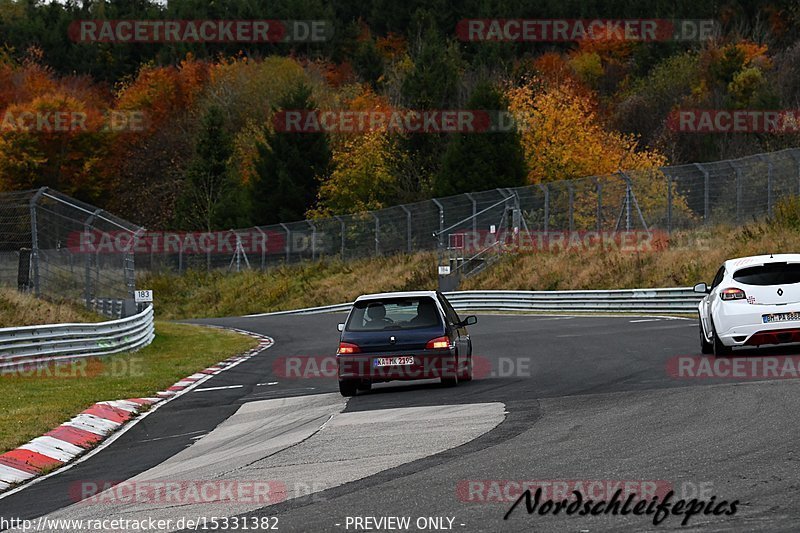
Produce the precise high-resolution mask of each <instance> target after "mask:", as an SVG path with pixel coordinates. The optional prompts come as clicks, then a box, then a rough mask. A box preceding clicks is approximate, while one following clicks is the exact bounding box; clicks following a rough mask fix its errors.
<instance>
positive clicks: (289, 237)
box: [280, 222, 292, 263]
mask: <svg viewBox="0 0 800 533" xmlns="http://www.w3.org/2000/svg"><path fill="white" fill-rule="evenodd" d="M280 224H281V227H282V228H283V231H285V232H286V243H284V248H285V249H286V262H287V263H288V262H289V254H290V253H291V250H292V231H291V230H290V229H289V226H287V225H286V224H284V223H283V222H281V223H280Z"/></svg>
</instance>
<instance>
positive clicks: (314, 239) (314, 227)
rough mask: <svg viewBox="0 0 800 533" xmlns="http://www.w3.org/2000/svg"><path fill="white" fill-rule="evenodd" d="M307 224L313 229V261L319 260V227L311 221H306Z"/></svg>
mask: <svg viewBox="0 0 800 533" xmlns="http://www.w3.org/2000/svg"><path fill="white" fill-rule="evenodd" d="M306 224H308V225H309V226H310V227H311V260H312V261H315V260H316V259H317V227H316V226H315V225H314V224H313V223H312V222H311V221H310V220H306Z"/></svg>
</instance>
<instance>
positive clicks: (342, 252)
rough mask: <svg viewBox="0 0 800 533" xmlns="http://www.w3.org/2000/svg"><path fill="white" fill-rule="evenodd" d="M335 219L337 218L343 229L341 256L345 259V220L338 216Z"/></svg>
mask: <svg viewBox="0 0 800 533" xmlns="http://www.w3.org/2000/svg"><path fill="white" fill-rule="evenodd" d="M333 218H335V219H336V220H338V221H339V227H340V228H341V233H342V244H341V248H342V249H341V252H340V255H341V259H344V232H345V225H344V220H343V219H342V217H340V216H338V215H336V216H334V217H333Z"/></svg>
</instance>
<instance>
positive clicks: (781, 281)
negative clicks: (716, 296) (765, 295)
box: [733, 263, 800, 285]
mask: <svg viewBox="0 0 800 533" xmlns="http://www.w3.org/2000/svg"><path fill="white" fill-rule="evenodd" d="M733 279H734V280H736V281H738V282H739V283H744V284H745V285H792V284H794V283H800V264H787V263H770V264H768V265H762V266H754V267H747V268H743V269H741V270H737V271H736V273H734V275H733Z"/></svg>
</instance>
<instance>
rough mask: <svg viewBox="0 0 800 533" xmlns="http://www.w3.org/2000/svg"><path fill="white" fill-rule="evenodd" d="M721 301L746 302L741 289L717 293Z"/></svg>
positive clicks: (724, 290)
mask: <svg viewBox="0 0 800 533" xmlns="http://www.w3.org/2000/svg"><path fill="white" fill-rule="evenodd" d="M719 294H720V296H721V297H722V299H723V300H746V299H747V296H746V295H745V294H744V291H743V290H742V289H736V288H733V287H731V288H730V289H723V290H722V292H720V293H719Z"/></svg>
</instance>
